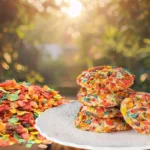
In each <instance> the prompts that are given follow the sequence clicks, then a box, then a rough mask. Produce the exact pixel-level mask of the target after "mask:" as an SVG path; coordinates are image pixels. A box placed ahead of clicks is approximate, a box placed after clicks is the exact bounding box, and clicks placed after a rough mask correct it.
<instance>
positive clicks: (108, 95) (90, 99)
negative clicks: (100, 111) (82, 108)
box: [77, 88, 134, 107]
mask: <svg viewBox="0 0 150 150" xmlns="http://www.w3.org/2000/svg"><path fill="white" fill-rule="evenodd" d="M133 92H134V91H133V90H132V89H127V90H124V91H117V92H111V91H109V90H108V89H106V88H101V89H100V90H99V91H97V92H95V93H94V92H93V93H90V94H88V93H87V90H86V89H85V88H81V89H80V91H79V92H78V94H77V97H78V100H79V102H81V103H82V104H83V105H86V106H94V107H95V106H100V107H115V106H119V105H120V103H121V102H122V101H123V100H124V99H125V98H127V97H129V95H130V94H131V93H133Z"/></svg>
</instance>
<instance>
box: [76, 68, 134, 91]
mask: <svg viewBox="0 0 150 150" xmlns="http://www.w3.org/2000/svg"><path fill="white" fill-rule="evenodd" d="M133 82H134V75H133V74H131V73H130V72H129V71H128V70H127V69H124V68H121V67H115V66H98V67H94V68H90V69H88V70H86V71H83V72H82V73H81V74H80V75H79V76H78V77H77V84H78V85H80V86H81V87H85V88H86V89H87V91H88V92H91V91H93V90H95V91H96V90H98V89H99V88H101V87H106V88H108V89H109V90H111V91H118V90H125V89H128V88H129V87H130V86H131V85H133Z"/></svg>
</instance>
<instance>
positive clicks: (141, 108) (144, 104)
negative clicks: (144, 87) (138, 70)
mask: <svg viewBox="0 0 150 150" xmlns="http://www.w3.org/2000/svg"><path fill="white" fill-rule="evenodd" d="M121 113H122V115H123V117H124V119H125V121H126V122H127V123H128V124H129V125H130V126H131V127H132V128H133V129H134V130H135V131H137V132H139V133H142V134H150V93H144V92H137V93H135V94H132V95H130V97H129V98H126V99H125V100H124V101H123V102H122V104H121Z"/></svg>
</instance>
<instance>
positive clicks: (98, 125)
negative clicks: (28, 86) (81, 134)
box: [75, 66, 134, 132]
mask: <svg viewBox="0 0 150 150" xmlns="http://www.w3.org/2000/svg"><path fill="white" fill-rule="evenodd" d="M133 82H134V75H132V74H131V73H130V72H129V70H127V69H124V68H121V67H115V66H99V67H94V68H90V69H88V70H87V71H84V72H82V73H81V74H80V75H79V76H78V78H77V84H78V85H80V86H81V89H80V91H79V93H78V95H77V96H78V100H79V102H81V103H82V104H83V105H82V106H81V108H80V110H79V113H78V114H77V117H76V119H75V126H76V127H77V128H79V129H82V130H86V131H92V132H114V131H124V130H129V129H131V127H130V126H129V125H128V124H127V123H126V122H125V121H124V119H123V116H122V114H121V112H120V104H121V102H122V101H123V100H124V99H125V98H127V97H129V96H130V95H131V94H133V93H134V91H133V90H132V89H130V88H129V87H131V86H132V84H133Z"/></svg>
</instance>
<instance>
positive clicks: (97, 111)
mask: <svg viewBox="0 0 150 150" xmlns="http://www.w3.org/2000/svg"><path fill="white" fill-rule="evenodd" d="M80 111H81V112H83V113H85V114H89V115H93V116H94V117H96V118H114V117H121V118H122V114H121V112H120V108H119V107H109V108H108V107H107V108H105V107H89V106H81V108H80Z"/></svg>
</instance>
